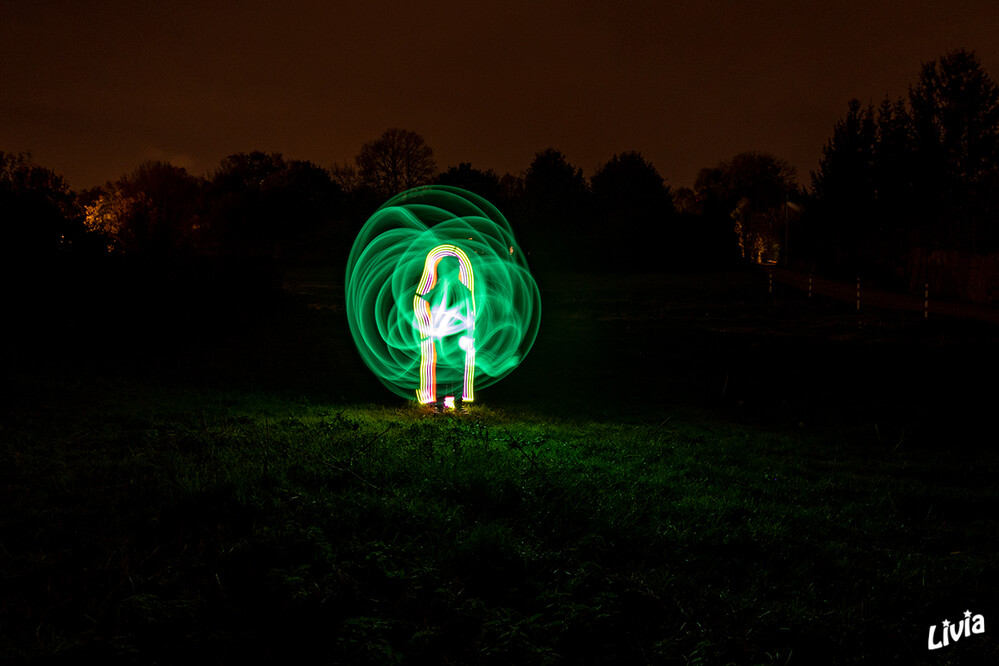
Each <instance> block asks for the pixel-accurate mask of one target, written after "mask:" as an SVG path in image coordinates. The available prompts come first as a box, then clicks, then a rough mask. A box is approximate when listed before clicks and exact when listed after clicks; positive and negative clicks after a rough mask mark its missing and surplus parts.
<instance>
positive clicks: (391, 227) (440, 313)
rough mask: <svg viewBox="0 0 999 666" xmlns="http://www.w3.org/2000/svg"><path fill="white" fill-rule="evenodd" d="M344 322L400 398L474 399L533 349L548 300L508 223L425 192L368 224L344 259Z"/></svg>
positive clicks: (478, 206)
mask: <svg viewBox="0 0 999 666" xmlns="http://www.w3.org/2000/svg"><path fill="white" fill-rule="evenodd" d="M346 300H347V321H348V323H349V325H350V330H351V333H352V334H353V336H354V341H355V342H356V344H357V348H358V350H359V351H360V353H361V357H362V358H363V359H364V362H365V364H367V366H368V367H369V368H370V369H371V370H372V372H374V373H375V375H376V376H377V377H378V378H379V379H380V380H381V381H382V383H383V384H385V386H387V387H388V388H389V389H391V390H392V391H393V392H395V393H396V394H397V395H399V396H402V397H406V398H412V397H413V396H414V395H415V396H416V398H417V400H419V401H420V402H437V401H438V400H440V399H441V398H443V397H444V395H442V394H441V393H440V391H441V390H443V391H445V392H446V393H447V394H448V395H451V396H453V395H455V393H453V392H452V391H453V389H454V388H455V387H458V388H459V390H460V391H461V395H462V400H463V401H470V400H472V399H473V398H474V387H475V385H478V386H479V387H487V386H490V385H492V384H493V383H495V382H496V381H498V380H500V379H502V378H503V377H505V376H506V375H508V374H509V373H510V372H512V371H513V370H514V369H515V368H516V367H517V366H518V365H519V364H520V362H521V361H522V360H523V359H524V357H525V356H526V355H527V353H528V352H529V351H530V349H531V347H532V345H533V344H534V340H535V338H536V337H537V333H538V327H539V324H540V319H541V298H540V294H539V293H538V287H537V284H536V283H535V282H534V279H533V277H531V274H530V271H529V270H528V268H527V263H526V261H525V259H524V255H523V253H522V252H521V251H520V248H519V246H518V245H517V243H516V240H515V239H514V237H513V232H512V230H511V229H510V224H509V222H507V220H506V218H504V217H503V215H502V214H501V213H500V212H499V211H498V210H497V209H496V208H495V207H494V206H493V205H492V204H490V203H489V202H488V201H486V200H485V199H483V198H481V197H479V196H477V195H475V194H472V193H470V192H466V191H464V190H461V189H458V188H454V187H446V186H427V187H420V188H416V189H413V190H408V191H406V192H403V193H402V194H399V195H397V196H395V197H393V198H392V199H391V200H389V201H388V202H386V203H385V204H384V205H383V206H382V207H381V208H379V209H378V210H377V211H375V213H374V214H373V215H372V216H371V217H370V218H369V219H368V221H367V222H366V223H365V225H364V227H363V228H362V229H361V231H360V232H359V233H358V236H357V240H356V241H355V242H354V247H353V249H352V250H351V253H350V257H349V259H348V261H347V273H346Z"/></svg>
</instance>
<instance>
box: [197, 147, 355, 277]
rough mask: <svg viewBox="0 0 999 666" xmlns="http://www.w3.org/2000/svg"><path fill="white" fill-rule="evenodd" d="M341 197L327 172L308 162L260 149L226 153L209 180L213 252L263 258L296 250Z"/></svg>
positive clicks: (329, 215) (329, 217) (318, 229)
mask: <svg viewBox="0 0 999 666" xmlns="http://www.w3.org/2000/svg"><path fill="white" fill-rule="evenodd" d="M342 200H343V191H342V190H341V188H340V187H339V186H338V185H337V184H335V183H334V182H333V181H332V179H331V178H330V174H329V172H328V171H327V170H326V169H323V168H322V167H320V166H317V165H316V164H313V163H312V162H308V161H301V160H285V159H284V157H283V156H282V155H281V154H280V153H263V152H260V151H254V152H251V153H236V154H233V155H230V156H228V157H226V158H225V159H223V160H222V161H221V163H220V164H219V167H218V169H217V170H216V171H215V174H214V175H213V177H212V182H211V201H212V212H211V227H212V229H213V236H214V238H215V239H216V241H215V242H216V244H217V252H219V253H220V254H224V255H229V256H238V257H243V258H255V259H268V260H269V259H275V258H278V257H282V256H283V257H285V258H288V255H289V253H291V254H300V253H301V250H302V249H303V247H304V246H305V245H307V239H308V238H310V237H312V236H313V235H314V234H316V233H319V232H321V228H322V227H323V225H324V224H327V223H330V222H331V220H332V217H333V216H334V214H335V211H336V210H337V208H338V206H339V205H340V204H341V203H342Z"/></svg>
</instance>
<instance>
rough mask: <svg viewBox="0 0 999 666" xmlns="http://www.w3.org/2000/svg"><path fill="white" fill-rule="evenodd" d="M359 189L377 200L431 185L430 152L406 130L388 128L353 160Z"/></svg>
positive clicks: (423, 143) (417, 138) (432, 159)
mask: <svg viewBox="0 0 999 666" xmlns="http://www.w3.org/2000/svg"><path fill="white" fill-rule="evenodd" d="M354 161H355V162H356V163H357V176H358V179H359V180H360V183H361V186H362V187H366V188H368V189H370V190H371V191H373V192H375V193H376V194H377V195H378V196H379V197H380V198H382V199H387V198H389V197H391V196H394V195H396V194H398V193H399V192H402V191H403V190H408V189H410V188H412V187H416V186H417V185H426V184H427V183H429V182H431V180H432V179H433V177H434V174H435V173H436V172H437V164H436V163H435V162H434V151H433V150H432V149H431V148H430V146H428V145H427V144H426V142H425V141H424V140H423V137H422V136H420V135H419V134H417V133H416V132H412V131H410V130H404V129H398V128H392V129H388V130H385V133H384V134H382V135H381V136H380V137H379V138H378V139H375V140H374V141H369V142H368V143H366V144H364V145H363V146H361V152H360V153H359V154H358V155H357V157H356V158H354Z"/></svg>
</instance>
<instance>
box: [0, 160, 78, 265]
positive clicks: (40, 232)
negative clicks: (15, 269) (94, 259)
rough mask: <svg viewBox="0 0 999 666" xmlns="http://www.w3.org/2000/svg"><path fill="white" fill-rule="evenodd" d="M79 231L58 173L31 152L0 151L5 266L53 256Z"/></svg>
mask: <svg viewBox="0 0 999 666" xmlns="http://www.w3.org/2000/svg"><path fill="white" fill-rule="evenodd" d="M82 232H83V228H82V225H81V223H80V213H79V209H78V207H77V205H76V198H75V196H74V195H73V193H72V192H71V191H70V189H69V186H68V185H67V184H66V181H65V180H64V179H63V178H62V176H59V175H57V174H56V173H55V172H53V171H51V170H50V169H46V168H45V167H42V166H39V165H38V164H35V163H34V162H33V161H32V159H31V155H30V154H26V153H18V154H12V153H5V152H2V151H0V239H2V241H0V247H2V248H3V252H2V253H0V254H2V258H0V261H2V262H3V263H4V264H5V265H6V266H8V267H9V266H12V265H17V266H21V265H22V264H25V263H31V262H36V261H39V260H42V259H50V258H53V257H55V256H57V255H59V254H61V253H65V252H66V251H67V250H69V249H70V247H71V246H72V244H73V243H74V242H79V241H80V240H81V237H82Z"/></svg>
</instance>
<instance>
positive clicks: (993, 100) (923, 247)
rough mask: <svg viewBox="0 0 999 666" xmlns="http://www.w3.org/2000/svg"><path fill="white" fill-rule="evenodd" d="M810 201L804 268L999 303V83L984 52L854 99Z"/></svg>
mask: <svg viewBox="0 0 999 666" xmlns="http://www.w3.org/2000/svg"><path fill="white" fill-rule="evenodd" d="M811 198H812V199H813V202H814V206H813V209H814V210H812V211H810V214H809V216H808V218H807V222H808V224H807V225H805V224H802V226H801V228H800V230H799V231H800V234H793V236H792V238H798V240H799V243H800V245H801V246H802V250H803V253H802V256H801V260H802V266H807V267H809V268H815V269H818V270H820V271H822V272H826V273H838V274H841V275H842V274H850V275H860V274H866V275H869V276H872V277H875V278H878V279H881V280H883V281H887V282H891V283H894V284H896V285H897V286H899V287H902V288H910V289H913V290H921V289H922V287H923V285H924V284H926V283H928V284H930V285H931V288H933V289H935V291H936V292H937V293H944V294H947V295H950V296H954V297H960V298H971V299H974V300H980V301H994V300H999V88H997V87H996V84H995V83H994V82H993V81H992V79H991V78H990V77H989V75H988V74H987V73H986V72H985V70H984V69H983V67H982V65H981V63H980V62H979V60H978V58H977V57H976V56H975V55H974V54H973V53H970V52H968V51H963V50H961V51H955V52H953V53H950V54H947V55H946V56H943V57H941V58H939V59H938V60H936V61H933V62H930V63H927V64H924V65H923V67H922V70H921V72H920V75H919V78H918V80H917V81H916V83H915V84H914V85H912V86H911V87H910V88H909V94H908V98H907V99H895V100H892V99H888V98H885V99H884V100H882V101H881V103H880V104H878V105H877V106H875V105H873V104H867V105H864V104H862V103H861V102H860V101H858V100H853V101H851V102H850V105H849V108H848V110H847V114H846V117H845V118H843V119H842V120H840V121H839V122H838V123H837V124H836V126H835V128H834V130H833V136H832V138H831V139H830V140H829V142H828V143H827V144H826V146H825V148H824V149H823V153H822V159H821V162H820V166H819V170H818V172H817V173H815V174H813V192H812V193H811ZM793 231H794V229H793V227H792V232H793ZM792 243H793V241H792Z"/></svg>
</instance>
